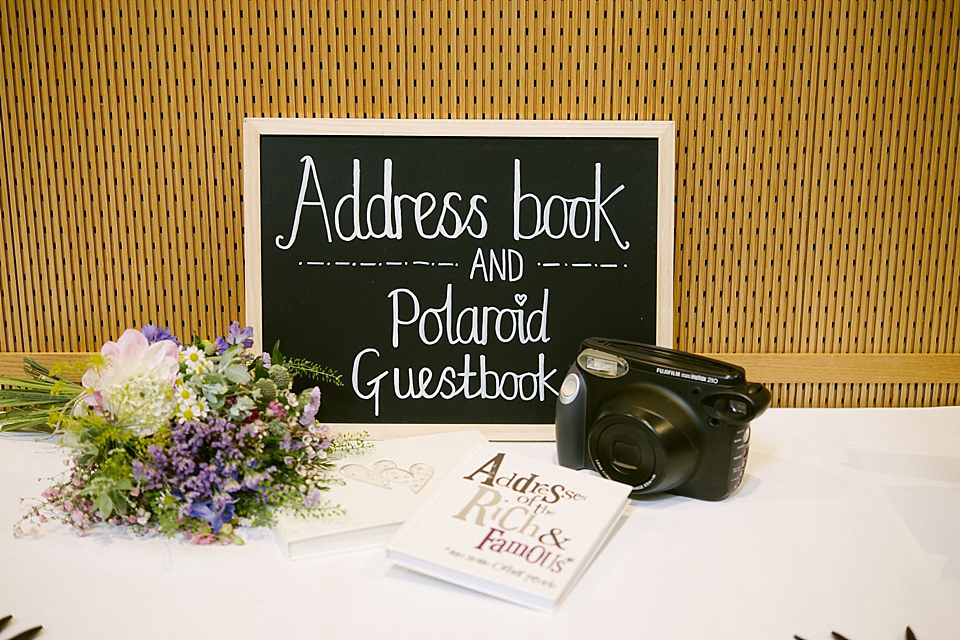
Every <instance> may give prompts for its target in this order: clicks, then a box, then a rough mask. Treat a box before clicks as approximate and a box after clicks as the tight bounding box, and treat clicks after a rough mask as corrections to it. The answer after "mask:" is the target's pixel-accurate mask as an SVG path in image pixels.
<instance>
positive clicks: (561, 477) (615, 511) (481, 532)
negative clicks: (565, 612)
mask: <svg viewBox="0 0 960 640" xmlns="http://www.w3.org/2000/svg"><path fill="white" fill-rule="evenodd" d="M630 491H631V487H629V486H627V485H625V484H619V483H616V482H612V481H610V480H605V479H603V478H600V477H598V476H594V475H588V474H586V473H583V472H578V471H574V470H572V469H567V468H564V467H560V466H557V465H554V464H550V463H548V462H543V461H539V460H534V459H531V458H527V457H525V456H521V455H517V454H514V453H504V452H503V451H500V450H499V449H497V448H496V447H493V446H490V445H482V446H479V447H477V449H476V450H475V451H474V452H473V453H471V454H470V455H468V456H467V457H466V458H465V459H464V460H463V461H462V462H461V463H460V464H459V465H458V466H457V467H456V469H455V470H454V471H453V472H451V473H450V474H449V475H448V476H447V478H446V479H445V480H444V481H443V482H442V483H441V484H440V485H439V486H438V487H437V488H436V489H435V490H434V492H433V494H431V496H430V498H428V499H427V501H426V502H424V504H423V505H422V506H421V507H420V508H419V509H417V511H416V513H414V514H413V515H412V516H411V517H410V518H409V519H408V520H407V521H406V522H405V523H404V524H403V526H402V527H400V530H399V531H398V532H397V534H396V535H395V536H394V537H393V539H391V540H390V542H389V543H388V544H387V555H388V557H389V558H390V559H391V560H393V561H394V562H395V563H396V564H398V565H401V566H404V567H407V568H409V569H413V570H415V571H419V572H421V573H425V574H427V575H430V576H433V577H435V578H440V579H442V580H446V581H449V582H452V583H455V584H459V585H461V586H464V587H468V588H470V589H475V590H476V591H480V592H483V593H486V594H488V595H492V596H496V597H499V598H503V599H506V600H510V601H513V602H515V603H517V604H521V605H524V606H528V607H531V608H534V609H539V610H543V611H551V610H553V609H555V608H556V606H557V605H558V604H559V602H560V601H561V600H562V599H563V597H564V596H565V595H566V594H567V593H568V592H569V590H570V589H571V587H573V585H574V584H575V583H576V582H577V580H578V579H579V578H580V576H581V575H583V573H584V571H585V570H586V568H587V566H588V565H589V564H590V562H591V560H592V559H593V557H594V555H595V554H596V553H597V551H598V550H599V548H600V546H601V545H602V544H603V542H604V540H605V539H606V538H607V537H608V536H609V535H610V532H611V531H612V530H613V527H614V525H615V524H616V523H617V521H618V520H619V518H620V516H621V514H622V513H623V510H624V508H625V507H626V505H627V503H628V501H629V494H630Z"/></svg>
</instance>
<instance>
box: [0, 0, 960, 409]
mask: <svg viewBox="0 0 960 640" xmlns="http://www.w3.org/2000/svg"><path fill="white" fill-rule="evenodd" d="M151 4H153V3H151ZM958 59H960V15H958V10H957V8H956V7H955V6H954V3H953V2H952V1H951V0H937V1H931V2H926V1H924V2H920V1H912V0H910V1H908V0H896V1H891V2H884V3H875V2H868V1H865V0H852V1H847V2H839V1H838V0H812V1H811V2H809V3H805V4H802V5H798V4H796V3H787V2H782V1H781V2H741V1H733V0H717V1H714V2H691V1H681V2H674V3H664V2H653V1H645V0H633V1H630V0H627V1H623V2H617V3H613V2H601V3H584V2H573V1H572V0H553V1H551V2H547V1H545V0H531V1H529V2H523V1H520V0H505V1H504V2H497V3H492V2H462V1H455V0H438V1H427V0H386V1H384V2H371V1H367V0H348V1H345V2H336V3H312V2H308V1H306V0H275V1H268V2H253V0H233V1H230V2H223V3H208V5H203V6H197V4H196V3H190V2H183V1H172V2H166V3H162V5H158V4H154V6H150V7H144V6H143V3H139V2H135V1H134V0H118V1H117V2H113V3H91V2H82V1H81V0H60V1H54V2H45V3H33V2H29V1H28V0H9V1H8V2H6V3H4V4H3V5H2V6H0V69H2V76H0V84H2V86H0V105H2V106H0V148H2V162H3V167H2V169H0V246H2V253H0V314H2V328H0V354H2V353H14V352H84V351H89V350H93V349H96V348H97V346H98V345H99V344H100V343H101V342H103V341H104V340H107V339H111V338H115V337H116V336H117V335H119V333H120V332H121V331H122V330H123V329H124V328H125V327H128V326H137V325H140V324H143V323H146V322H148V321H157V322H162V323H165V324H168V325H170V326H172V328H173V329H174V330H175V331H176V332H178V333H180V334H184V335H187V334H190V333H193V332H197V333H200V334H203V335H211V334H217V333H219V332H222V330H223V328H224V327H225V325H226V324H227V323H228V322H229V321H230V320H232V319H235V318H238V317H240V316H241V310H242V308H243V273H242V272H243V255H242V249H241V247H242V242H241V239H242V233H243V229H242V224H241V217H240V216H239V212H240V210H241V206H242V193H241V189H240V185H241V184H242V183H241V174H242V170H243V167H242V157H241V149H242V140H241V127H242V122H243V118H244V117H246V116H274V117H275V116H286V117H340V118H345V117H351V118H364V117H368V118H397V117H400V118H488V119H489V118H508V119H518V118H519V119H534V118H535V119H551V118H552V119H572V120H579V119H609V120H618V119H623V120H634V119H672V120H675V121H676V122H677V152H678V153H677V196H676V231H677V237H676V247H675V249H676V267H675V268H676V282H675V299H674V302H675V311H676V317H677V320H676V326H675V333H676V345H677V346H678V347H680V348H683V349H688V350H693V351H699V352H712V353H720V354H724V353H726V354H757V355H758V356H759V355H760V354H824V356H828V355H830V354H958V353H960V344H958V339H957V333H958V316H960V264H958V262H960V238H958V234H960V206H958V205H960V189H958V185H957V176H958V173H960V167H958V160H957V158H958V157H960V149H958V138H960V105H958V103H957V99H956V95H957V93H958V91H960V87H958V84H957V74H958V69H957V64H958ZM731 358H734V356H731ZM784 361H785V362H787V361H788V360H784ZM760 362H767V361H763V360H761V361H760ZM820 362H823V363H829V362H831V360H829V358H826V357H825V358H824V359H823V360H821V361H820ZM844 362H845V363H846V364H845V365H844V366H845V367H846V366H849V363H850V362H851V361H850V360H845V361H844ZM853 362H857V361H856V360H854V361H853ZM868 362H869V359H868V358H865V359H863V365H862V367H863V369H862V370H863V377H862V378H861V380H862V382H848V381H845V382H823V381H822V380H828V379H831V377H830V376H811V378H810V382H797V381H795V380H793V379H790V380H787V379H773V378H771V379H767V380H764V382H768V383H770V384H771V386H772V388H773V390H774V395H775V397H776V401H777V403H778V404H781V405H784V406H876V405H887V406H918V405H920V406H922V405H940V404H958V403H960V391H958V384H957V382H956V381H955V380H953V379H945V380H944V382H942V383H940V382H929V381H924V382H917V381H916V380H910V379H904V380H902V381H898V382H884V383H878V382H872V380H876V379H877V378H876V376H874V375H871V373H870V371H869V369H868V367H869V366H870V365H869V364H868ZM891 362H896V361H894V360H892V361H891ZM930 362H939V361H936V360H933V359H932V360H931V361H930ZM853 366H854V368H855V367H856V366H857V365H853ZM950 370H951V371H952V369H950ZM761 371H771V372H773V371H776V367H768V368H767V369H761ZM770 375H774V376H775V374H773V373H771V374H770ZM846 375H847V373H846V370H845V373H844V376H846ZM910 375H911V374H910V373H909V372H905V374H904V377H905V378H909V377H910ZM948 378H949V376H948ZM843 379H844V380H847V378H846V377H844V378H843ZM818 380H820V381H819V382H818ZM868 381H871V382H868Z"/></svg>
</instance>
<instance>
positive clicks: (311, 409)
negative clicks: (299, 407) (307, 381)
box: [300, 387, 320, 427]
mask: <svg viewBox="0 0 960 640" xmlns="http://www.w3.org/2000/svg"><path fill="white" fill-rule="evenodd" d="M318 409H320V387H314V388H313V389H311V390H310V400H309V401H308V402H307V406H305V407H304V408H303V415H301V416H300V424H302V425H303V426H305V427H309V426H310V425H312V424H313V421H314V418H316V417H317V410H318Z"/></svg>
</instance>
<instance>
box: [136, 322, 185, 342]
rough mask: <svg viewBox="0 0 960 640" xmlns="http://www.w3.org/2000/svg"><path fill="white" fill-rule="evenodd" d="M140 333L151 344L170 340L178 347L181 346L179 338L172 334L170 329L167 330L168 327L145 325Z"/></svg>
mask: <svg viewBox="0 0 960 640" xmlns="http://www.w3.org/2000/svg"><path fill="white" fill-rule="evenodd" d="M140 333H142V334H143V335H144V337H145V338H146V339H147V342H148V343H149V344H153V343H154V342H160V341H161V340H169V341H170V342H173V343H175V344H177V345H178V346H179V345H180V341H179V340H177V337H176V336H175V335H173V333H171V332H170V329H167V328H166V327H158V326H157V325H155V324H153V323H150V324H148V325H145V326H144V327H143V328H141V329H140Z"/></svg>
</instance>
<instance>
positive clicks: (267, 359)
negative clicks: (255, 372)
mask: <svg viewBox="0 0 960 640" xmlns="http://www.w3.org/2000/svg"><path fill="white" fill-rule="evenodd" d="M260 360H262V361H263V366H265V367H266V368H267V369H269V368H270V363H271V362H272V360H271V358H270V354H269V353H267V352H266V351H264V352H263V353H262V354H261V355H260Z"/></svg>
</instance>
